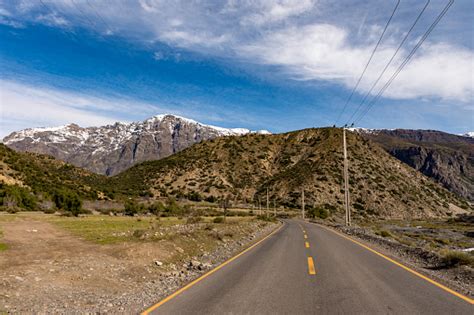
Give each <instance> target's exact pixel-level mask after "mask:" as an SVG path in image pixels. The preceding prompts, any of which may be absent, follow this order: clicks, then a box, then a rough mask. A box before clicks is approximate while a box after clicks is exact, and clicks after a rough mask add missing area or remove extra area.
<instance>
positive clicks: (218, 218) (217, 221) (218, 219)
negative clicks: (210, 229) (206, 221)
mask: <svg viewBox="0 0 474 315" xmlns="http://www.w3.org/2000/svg"><path fill="white" fill-rule="evenodd" d="M212 222H214V223H224V217H215V218H214V220H213V221H212Z"/></svg>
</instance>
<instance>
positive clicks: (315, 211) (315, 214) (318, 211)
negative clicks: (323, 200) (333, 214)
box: [308, 207, 329, 219]
mask: <svg viewBox="0 0 474 315" xmlns="http://www.w3.org/2000/svg"><path fill="white" fill-rule="evenodd" d="M308 216H309V217H310V218H320V219H327V218H328V217H329V211H328V210H326V209H325V208H322V207H315V208H309V209H308Z"/></svg>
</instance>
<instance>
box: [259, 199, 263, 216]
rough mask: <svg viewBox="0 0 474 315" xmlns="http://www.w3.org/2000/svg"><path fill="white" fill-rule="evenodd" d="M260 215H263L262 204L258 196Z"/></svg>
mask: <svg viewBox="0 0 474 315" xmlns="http://www.w3.org/2000/svg"><path fill="white" fill-rule="evenodd" d="M258 215H262V204H261V202H260V196H258Z"/></svg>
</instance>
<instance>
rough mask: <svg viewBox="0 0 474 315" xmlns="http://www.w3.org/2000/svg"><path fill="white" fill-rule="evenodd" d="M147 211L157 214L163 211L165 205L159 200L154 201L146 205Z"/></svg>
mask: <svg viewBox="0 0 474 315" xmlns="http://www.w3.org/2000/svg"><path fill="white" fill-rule="evenodd" d="M148 211H149V212H150V213H152V214H154V215H159V214H160V213H162V212H163V211H165V205H164V204H163V203H161V202H160V201H156V202H154V203H152V204H151V205H149V206H148Z"/></svg>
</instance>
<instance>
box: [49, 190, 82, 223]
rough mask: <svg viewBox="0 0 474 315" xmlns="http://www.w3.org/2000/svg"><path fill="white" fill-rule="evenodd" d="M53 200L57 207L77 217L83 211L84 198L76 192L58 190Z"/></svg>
mask: <svg viewBox="0 0 474 315" xmlns="http://www.w3.org/2000/svg"><path fill="white" fill-rule="evenodd" d="M53 202H54V204H55V205H56V208H58V209H60V210H64V211H68V212H70V213H71V214H72V215H73V216H75V217H77V216H79V214H80V213H82V200H81V199H80V198H79V196H78V195H77V194H76V193H73V192H69V191H64V190H57V191H56V192H55V193H54V195H53Z"/></svg>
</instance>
